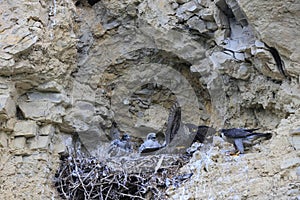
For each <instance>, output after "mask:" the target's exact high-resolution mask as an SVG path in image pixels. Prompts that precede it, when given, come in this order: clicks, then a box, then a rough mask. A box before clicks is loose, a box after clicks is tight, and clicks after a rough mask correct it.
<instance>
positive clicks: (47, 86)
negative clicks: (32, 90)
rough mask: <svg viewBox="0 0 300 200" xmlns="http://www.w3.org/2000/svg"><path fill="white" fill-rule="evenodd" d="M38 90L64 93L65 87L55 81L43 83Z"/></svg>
mask: <svg viewBox="0 0 300 200" xmlns="http://www.w3.org/2000/svg"><path fill="white" fill-rule="evenodd" d="M37 90H39V91H41V92H57V93H62V92H63V86H62V85H60V84H58V83H57V82H55V81H50V82H47V83H43V84H41V85H39V86H38V87H37Z"/></svg>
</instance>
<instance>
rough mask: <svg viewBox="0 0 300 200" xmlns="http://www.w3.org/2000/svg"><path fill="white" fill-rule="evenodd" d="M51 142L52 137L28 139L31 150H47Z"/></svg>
mask: <svg viewBox="0 0 300 200" xmlns="http://www.w3.org/2000/svg"><path fill="white" fill-rule="evenodd" d="M50 141H51V136H49V135H47V136H37V137H35V138H31V139H28V143H29V148H30V149H33V150H34V149H40V150H47V149H48V148H49V144H50Z"/></svg>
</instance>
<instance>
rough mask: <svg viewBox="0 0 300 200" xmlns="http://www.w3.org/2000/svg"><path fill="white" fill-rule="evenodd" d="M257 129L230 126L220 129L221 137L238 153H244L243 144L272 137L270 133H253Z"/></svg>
mask: <svg viewBox="0 0 300 200" xmlns="http://www.w3.org/2000/svg"><path fill="white" fill-rule="evenodd" d="M256 130H258V129H243V128H231V129H221V130H220V132H221V137H222V138H223V139H224V140H226V141H227V142H229V143H232V144H233V145H234V147H235V149H236V150H237V151H238V152H239V153H244V145H245V146H252V145H254V144H256V143H258V142H259V141H260V140H268V139H270V138H271V137H272V134H271V133H255V132H254V131H256Z"/></svg>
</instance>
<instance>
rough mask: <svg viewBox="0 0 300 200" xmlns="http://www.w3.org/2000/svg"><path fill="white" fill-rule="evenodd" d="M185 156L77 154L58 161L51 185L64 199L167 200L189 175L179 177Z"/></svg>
mask: <svg viewBox="0 0 300 200" xmlns="http://www.w3.org/2000/svg"><path fill="white" fill-rule="evenodd" d="M188 160H189V157H188V156H179V155H152V156H137V157H135V158H132V157H119V158H114V159H113V160H112V159H111V160H108V159H102V160H100V159H96V158H95V157H88V156H84V155H82V154H80V153H77V154H71V153H68V154H67V155H64V156H62V157H61V164H60V167H59V169H58V171H57V172H56V174H55V180H54V184H55V187H56V189H57V191H58V192H59V195H60V196H61V197H62V198H63V199H72V200H73V199H74V200H81V199H84V200H86V199H100V200H109V199H113V200H116V199H124V200H126V199H166V198H167V196H166V193H165V191H166V189H167V188H168V187H178V186H179V185H180V183H181V182H182V181H184V180H186V179H187V178H189V177H190V176H191V175H192V174H181V175H178V170H179V168H180V167H182V166H183V165H184V164H186V163H187V162H188Z"/></svg>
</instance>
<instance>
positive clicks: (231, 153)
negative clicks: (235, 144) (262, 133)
mask: <svg viewBox="0 0 300 200" xmlns="http://www.w3.org/2000/svg"><path fill="white" fill-rule="evenodd" d="M240 153H241V152H240V151H234V152H230V155H231V156H239V155H240Z"/></svg>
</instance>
